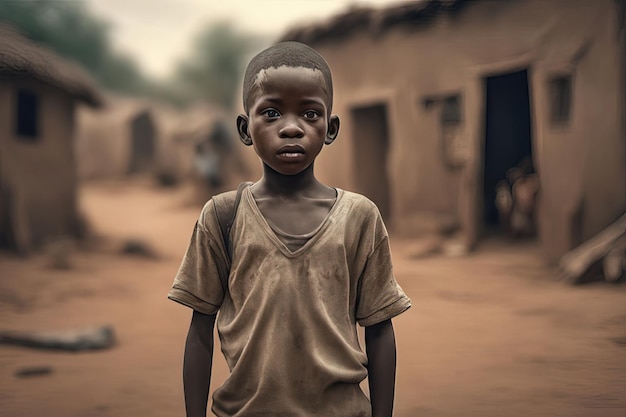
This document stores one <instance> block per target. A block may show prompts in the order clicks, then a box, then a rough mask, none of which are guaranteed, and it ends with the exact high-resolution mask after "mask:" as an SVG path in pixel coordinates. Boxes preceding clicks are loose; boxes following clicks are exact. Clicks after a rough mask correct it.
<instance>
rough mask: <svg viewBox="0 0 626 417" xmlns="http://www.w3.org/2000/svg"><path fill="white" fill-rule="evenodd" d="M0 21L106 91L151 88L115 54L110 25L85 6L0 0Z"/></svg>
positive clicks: (132, 66)
mask: <svg viewBox="0 0 626 417" xmlns="http://www.w3.org/2000/svg"><path fill="white" fill-rule="evenodd" d="M0 21H5V22H7V23H9V24H11V25H13V26H15V27H16V28H17V29H18V30H20V31H21V32H22V33H23V34H24V35H25V36H27V37H28V38H30V39H32V40H34V41H36V42H39V43H42V44H45V45H47V46H48V47H50V48H51V49H52V50H54V51H55V52H57V53H58V54H59V55H61V56H64V57H65V58H69V59H72V60H74V61H76V62H77V63H79V64H80V65H82V66H83V67H84V68H85V69H86V70H87V71H88V72H90V73H91V74H92V76H93V77H94V78H95V79H96V80H97V81H98V82H99V83H100V84H101V85H102V86H104V87H107V88H109V89H111V90H115V91H124V92H128V93H141V92H145V91H146V90H147V89H148V88H149V83H148V81H147V80H146V79H145V78H144V77H143V76H142V74H141V73H140V71H139V69H138V68H137V66H136V64H135V63H134V62H133V61H132V60H131V59H129V58H127V57H125V56H122V55H120V54H118V53H116V52H115V51H113V50H112V48H111V42H110V37H109V36H110V34H109V31H110V26H109V24H108V23H107V22H106V21H104V20H101V19H99V18H97V17H95V16H93V15H91V14H90V12H89V10H87V8H86V6H85V4H84V3H82V2H77V1H53V0H33V1H21V0H0Z"/></svg>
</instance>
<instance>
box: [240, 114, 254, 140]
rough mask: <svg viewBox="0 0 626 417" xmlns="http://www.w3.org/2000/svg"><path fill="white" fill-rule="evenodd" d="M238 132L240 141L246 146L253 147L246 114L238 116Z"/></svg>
mask: <svg viewBox="0 0 626 417" xmlns="http://www.w3.org/2000/svg"><path fill="white" fill-rule="evenodd" d="M237 132H238V133H239V139H240V140H241V142H243V144H244V145H246V146H250V145H252V136H250V129H249V127H248V116H246V115H245V114H240V115H239V116H237Z"/></svg>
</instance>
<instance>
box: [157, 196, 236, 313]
mask: <svg viewBox="0 0 626 417" xmlns="http://www.w3.org/2000/svg"><path fill="white" fill-rule="evenodd" d="M218 227H219V226H218V224H217V219H216V217H215V210H214V208H213V202H212V200H211V201H209V202H208V203H207V204H206V205H205V206H204V208H203V209H202V212H201V213H200V217H199V219H198V221H197V222H196V224H195V226H194V229H193V234H192V235H191V241H190V242H189V246H188V247H187V251H186V253H185V256H184V257H183V260H182V263H181V265H180V268H179V269H178V272H177V273H176V276H175V278H174V283H173V285H172V287H171V289H170V291H169V294H168V298H169V299H170V300H173V301H176V302H178V303H180V304H183V305H185V306H187V307H190V308H192V309H194V310H196V311H198V312H200V313H204V314H215V313H217V311H218V310H219V308H220V306H221V304H222V300H223V299H224V294H225V292H226V291H227V289H226V288H225V284H224V283H226V282H228V266H227V265H228V263H227V261H226V254H225V252H224V248H223V246H224V245H223V243H222V238H221V233H220V232H219V230H218V229H217V228H218Z"/></svg>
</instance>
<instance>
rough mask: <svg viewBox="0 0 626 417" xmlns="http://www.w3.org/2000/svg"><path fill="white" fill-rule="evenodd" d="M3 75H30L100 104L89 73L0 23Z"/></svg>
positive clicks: (79, 97) (96, 105) (87, 101)
mask: <svg viewBox="0 0 626 417" xmlns="http://www.w3.org/2000/svg"><path fill="white" fill-rule="evenodd" d="M0 75H8V76H21V75H25V76H30V77H32V78H34V79H37V80H39V81H41V82H44V83H46V84H50V85H53V86H55V87H57V88H59V89H61V90H63V91H65V92H67V93H68V94H70V95H72V96H74V97H76V98H78V99H79V100H82V101H84V102H85V103H87V104H89V105H91V106H94V107H98V106H100V105H101V104H102V97H101V95H100V93H99V91H98V89H97V88H96V86H95V84H94V82H93V81H92V80H91V78H90V77H89V75H88V74H87V73H86V72H85V71H84V70H83V69H82V68H81V67H80V66H78V65H77V64H74V63H72V62H70V61H69V60H67V59H65V58H61V57H60V56H59V55H57V54H56V53H54V52H52V51H51V50H50V49H48V48H46V47H44V46H41V45H39V44H37V43H35V42H33V41H31V40H29V39H27V38H26V37H24V36H23V35H21V34H20V33H19V32H17V30H15V29H13V28H12V27H10V26H8V25H6V24H3V23H1V22H0Z"/></svg>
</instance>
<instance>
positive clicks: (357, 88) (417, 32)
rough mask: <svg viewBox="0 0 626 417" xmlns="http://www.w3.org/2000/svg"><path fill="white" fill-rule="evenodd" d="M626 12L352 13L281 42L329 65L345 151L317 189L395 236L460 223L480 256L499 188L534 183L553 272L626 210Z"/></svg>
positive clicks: (614, 6) (440, 9)
mask: <svg viewBox="0 0 626 417" xmlns="http://www.w3.org/2000/svg"><path fill="white" fill-rule="evenodd" d="M625 10H626V8H625V2H624V1H623V0H593V1H589V0H569V1H562V0H516V1H513V0H501V1H490V0H474V1H464V0H447V1H442V0H422V1H412V2H406V3H402V4H395V5H393V6H390V7H387V8H382V9H372V8H358V7H357V8H353V9H351V10H349V11H348V12H346V13H343V14H340V15H337V16H335V17H334V18H331V19H329V20H327V21H324V22H320V23H317V24H312V25H307V26H299V27H295V28H293V29H292V30H290V31H289V32H288V33H286V34H285V35H284V36H282V39H281V40H295V41H300V42H303V43H306V44H309V45H311V46H312V47H314V48H315V49H316V50H317V51H319V52H320V53H321V54H322V55H323V56H324V57H325V58H326V60H327V61H328V63H329V65H330V67H331V69H332V71H333V79H334V87H335V103H334V108H333V111H334V113H337V114H338V115H339V116H340V117H341V121H342V124H341V125H342V127H341V132H340V137H339V140H338V141H337V142H336V143H335V144H333V145H332V150H331V149H328V150H326V151H324V152H322V154H321V155H320V158H319V160H318V162H316V163H317V167H318V172H319V174H320V177H321V178H323V179H324V180H326V181H328V182H330V183H333V184H336V185H338V186H341V187H346V188H350V189H355V190H356V191H359V192H361V193H363V194H365V195H367V196H369V197H370V198H371V199H373V200H374V201H375V202H376V203H377V204H378V206H379V207H380V209H381V212H382V214H383V216H384V217H385V218H386V219H387V220H388V221H389V224H390V226H391V228H392V229H394V230H395V231H396V232H398V233H407V234H415V233H419V231H418V230H416V229H415V228H414V227H413V225H414V224H418V223H414V222H413V219H414V217H415V216H417V215H419V214H421V213H437V214H439V215H441V216H448V217H450V218H452V219H454V221H455V222H457V223H458V225H459V226H460V229H461V232H462V236H463V239H464V240H465V242H466V245H467V246H468V247H472V246H473V245H474V244H475V243H476V242H477V241H478V239H479V238H480V237H481V236H483V235H484V233H485V231H486V230H488V229H489V225H490V224H491V223H495V222H497V221H498V220H497V219H498V216H497V211H496V203H495V200H496V187H497V186H498V184H500V182H501V181H503V180H506V179H507V172H508V171H509V169H510V168H512V167H515V166H516V165H517V164H519V163H520V162H522V161H526V162H522V163H523V164H524V165H525V166H528V167H530V168H528V169H530V170H531V171H532V172H534V173H535V174H536V175H537V176H538V179H539V184H540V191H539V198H538V199H537V200H536V213H537V235H538V239H539V241H540V243H541V245H542V248H543V249H544V250H543V253H544V254H545V257H546V259H547V260H548V261H551V262H554V261H556V260H557V259H558V258H559V257H560V256H561V255H563V254H564V253H565V252H567V251H568V250H569V249H571V248H572V247H574V246H576V245H578V244H580V243H581V242H583V241H586V240H587V239H589V238H590V237H592V236H594V235H595V234H596V233H598V232H599V231H601V230H602V229H603V228H604V227H606V226H607V225H609V224H610V223H612V222H613V221H615V220H616V219H617V218H618V217H619V216H620V215H621V214H622V213H623V212H624V210H625V207H626V161H625V159H626V149H625V144H626V141H625V137H626V134H625V128H624V120H625V118H626V107H625V101H626V100H625V91H626V87H625V75H626V66H625V62H626V56H625V55H626V45H625V39H626V36H625V28H624V22H625Z"/></svg>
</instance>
